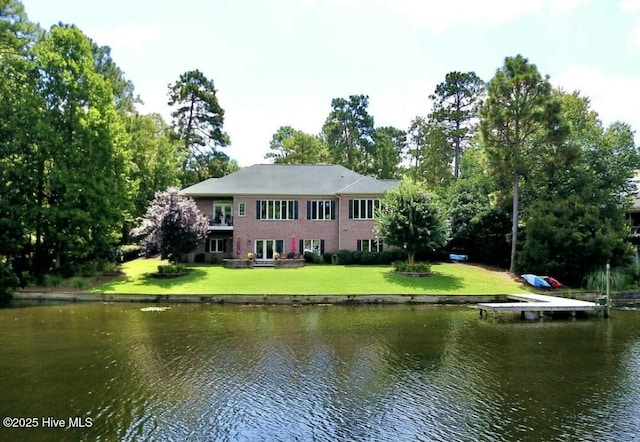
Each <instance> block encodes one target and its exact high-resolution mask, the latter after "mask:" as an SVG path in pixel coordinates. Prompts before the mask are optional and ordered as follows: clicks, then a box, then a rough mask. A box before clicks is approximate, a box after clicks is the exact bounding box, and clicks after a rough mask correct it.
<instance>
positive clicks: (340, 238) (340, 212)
mask: <svg viewBox="0 0 640 442" xmlns="http://www.w3.org/2000/svg"><path fill="white" fill-rule="evenodd" d="M341 206H342V197H341V196H340V195H338V216H337V218H338V250H342V229H341V228H340V221H341V219H342V210H340V207H341Z"/></svg>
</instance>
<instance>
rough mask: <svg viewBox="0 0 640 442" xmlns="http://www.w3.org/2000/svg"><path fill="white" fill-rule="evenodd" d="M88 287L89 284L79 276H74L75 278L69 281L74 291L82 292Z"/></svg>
mask: <svg viewBox="0 0 640 442" xmlns="http://www.w3.org/2000/svg"><path fill="white" fill-rule="evenodd" d="M88 285H89V284H88V283H87V280H86V279H84V278H81V277H79V276H76V277H75V278H72V279H71V287H73V288H75V289H79V290H82V289H84V288H86V287H87V286H88Z"/></svg>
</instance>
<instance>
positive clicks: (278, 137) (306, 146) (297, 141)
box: [264, 126, 329, 164]
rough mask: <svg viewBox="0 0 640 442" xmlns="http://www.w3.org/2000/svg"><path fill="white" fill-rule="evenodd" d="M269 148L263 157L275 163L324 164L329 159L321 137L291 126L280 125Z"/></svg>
mask: <svg viewBox="0 0 640 442" xmlns="http://www.w3.org/2000/svg"><path fill="white" fill-rule="evenodd" d="M269 149H270V152H267V154H266V155H265V156H264V157H265V158H266V159H273V162H274V163H275V164H325V163H327V162H328V159H329V158H328V157H329V154H328V151H327V145H326V144H325V143H324V141H323V140H322V138H320V137H319V136H316V135H309V134H307V133H304V132H302V131H300V130H296V129H294V128H293V127H291V126H282V127H280V128H279V129H278V131H277V132H276V133H275V134H273V137H272V138H271V143H270V144H269Z"/></svg>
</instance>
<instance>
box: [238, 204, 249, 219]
mask: <svg viewBox="0 0 640 442" xmlns="http://www.w3.org/2000/svg"><path fill="white" fill-rule="evenodd" d="M246 215H247V206H246V204H245V203H238V216H246Z"/></svg>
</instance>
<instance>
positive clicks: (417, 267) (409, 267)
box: [393, 261, 431, 273]
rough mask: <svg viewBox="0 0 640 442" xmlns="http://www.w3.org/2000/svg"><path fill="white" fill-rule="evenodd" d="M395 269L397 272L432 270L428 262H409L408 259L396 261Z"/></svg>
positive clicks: (394, 263) (425, 271)
mask: <svg viewBox="0 0 640 442" xmlns="http://www.w3.org/2000/svg"><path fill="white" fill-rule="evenodd" d="M393 269H394V270H395V271H396V272H403V273H429V272H430V271H431V265H430V264H429V263H427V262H416V263H414V264H409V263H408V262H407V261H394V262H393Z"/></svg>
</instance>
